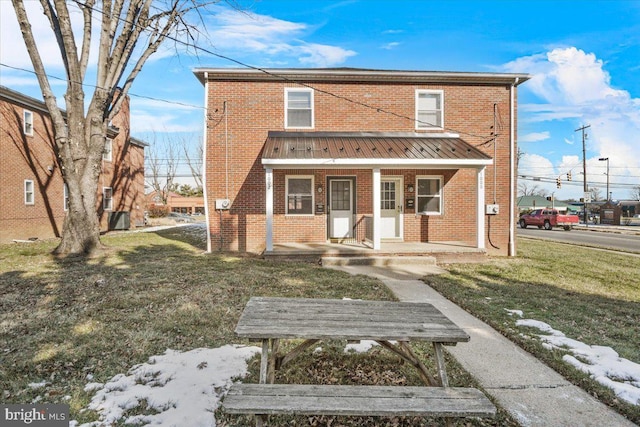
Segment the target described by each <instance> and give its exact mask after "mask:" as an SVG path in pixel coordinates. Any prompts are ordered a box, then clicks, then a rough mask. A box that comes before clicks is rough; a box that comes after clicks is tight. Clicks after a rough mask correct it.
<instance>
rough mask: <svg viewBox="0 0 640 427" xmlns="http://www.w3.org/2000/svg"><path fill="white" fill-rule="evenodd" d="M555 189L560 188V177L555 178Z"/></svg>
mask: <svg viewBox="0 0 640 427" xmlns="http://www.w3.org/2000/svg"><path fill="white" fill-rule="evenodd" d="M556 187H557V188H560V187H562V181H560V177H558V178H556Z"/></svg>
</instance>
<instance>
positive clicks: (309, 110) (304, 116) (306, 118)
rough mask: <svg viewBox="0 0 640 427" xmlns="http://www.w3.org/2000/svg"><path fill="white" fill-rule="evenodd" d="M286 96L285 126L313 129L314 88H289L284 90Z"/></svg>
mask: <svg viewBox="0 0 640 427" xmlns="http://www.w3.org/2000/svg"><path fill="white" fill-rule="evenodd" d="M284 96H285V107H284V108H285V115H284V127H285V128H299V129H312V128H313V90H312V89H293V88H287V89H285V90H284Z"/></svg>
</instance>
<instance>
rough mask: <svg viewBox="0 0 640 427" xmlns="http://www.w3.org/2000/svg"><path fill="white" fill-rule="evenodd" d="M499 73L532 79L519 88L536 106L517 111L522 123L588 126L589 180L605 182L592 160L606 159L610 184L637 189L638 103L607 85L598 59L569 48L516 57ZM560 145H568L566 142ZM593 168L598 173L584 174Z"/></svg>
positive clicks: (606, 75) (620, 193)
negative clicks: (535, 100) (533, 98)
mask: <svg viewBox="0 0 640 427" xmlns="http://www.w3.org/2000/svg"><path fill="white" fill-rule="evenodd" d="M503 70H504V71H508V72H526V73H529V74H532V76H533V77H532V78H531V80H530V81H528V82H526V83H525V85H523V88H525V87H526V89H525V90H528V91H530V92H532V93H533V94H534V95H535V96H536V97H538V98H539V99H540V100H541V101H542V102H541V103H539V104H523V105H520V106H519V109H520V111H521V112H522V113H523V114H526V116H527V118H526V119H524V120H523V122H527V123H541V122H549V123H551V122H553V121H559V120H567V119H573V120H572V122H571V124H570V125H569V126H575V127H579V126H580V125H582V124H589V125H591V127H590V128H589V129H588V130H587V132H588V135H589V137H588V139H587V141H586V148H587V178H588V180H589V181H595V182H596V183H600V182H603V181H606V175H605V177H604V179H603V177H602V173H600V171H601V169H602V167H603V164H602V163H603V162H598V158H599V157H609V159H610V168H611V182H612V183H620V184H623V183H625V184H633V183H635V184H637V182H638V178H637V177H638V175H640V156H638V155H637V154H638V149H637V146H638V141H639V140H640V99H634V98H632V97H631V96H630V94H629V93H628V92H627V91H624V90H620V89H616V88H614V87H613V86H612V84H611V77H610V75H609V73H608V72H607V71H606V70H605V63H604V62H603V61H602V60H601V59H598V58H597V57H596V56H595V55H594V54H593V53H586V52H584V51H582V50H580V49H577V48H575V47H569V48H558V49H554V50H552V51H550V52H548V53H546V54H537V55H532V56H527V57H523V58H519V59H517V60H515V61H512V62H510V63H508V64H506V65H505V66H504V68H503ZM570 129H571V128H570ZM571 130H573V129H571ZM564 141H565V142H566V143H571V140H568V139H566V138H565V139H564ZM593 168H595V169H596V170H597V171H598V172H597V173H595V174H594V173H589V172H590V170H593ZM580 170H581V168H580ZM614 173H615V177H614ZM612 191H614V196H615V195H616V193H617V196H618V197H620V198H623V197H626V193H627V191H626V190H624V189H619V190H612Z"/></svg>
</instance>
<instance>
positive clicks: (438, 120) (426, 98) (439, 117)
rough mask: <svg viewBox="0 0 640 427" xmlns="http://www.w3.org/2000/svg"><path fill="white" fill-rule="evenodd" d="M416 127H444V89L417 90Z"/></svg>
mask: <svg viewBox="0 0 640 427" xmlns="http://www.w3.org/2000/svg"><path fill="white" fill-rule="evenodd" d="M416 129H444V91H442V90H420V89H418V90H416Z"/></svg>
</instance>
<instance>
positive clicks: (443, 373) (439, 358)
mask: <svg viewBox="0 0 640 427" xmlns="http://www.w3.org/2000/svg"><path fill="white" fill-rule="evenodd" d="M433 349H434V350H435V353H436V364H437V366H438V375H440V384H441V385H442V387H449V378H448V377H447V370H446V368H445V366H444V354H443V353H442V344H441V343H438V342H434V343H433Z"/></svg>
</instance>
